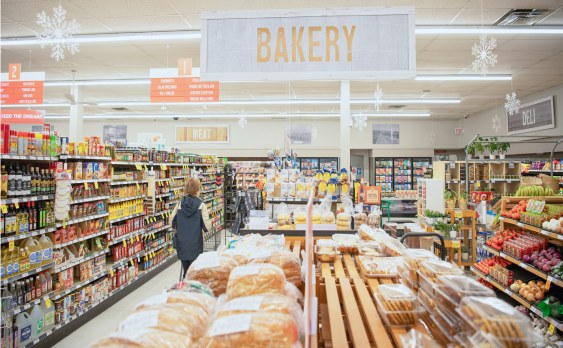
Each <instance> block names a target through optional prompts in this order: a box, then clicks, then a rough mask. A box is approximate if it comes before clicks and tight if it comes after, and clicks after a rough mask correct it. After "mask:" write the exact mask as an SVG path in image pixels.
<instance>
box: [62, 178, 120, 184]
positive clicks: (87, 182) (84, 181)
mask: <svg viewBox="0 0 563 348" xmlns="http://www.w3.org/2000/svg"><path fill="white" fill-rule="evenodd" d="M110 181H111V179H82V180H70V183H71V184H89V183H95V182H110Z"/></svg>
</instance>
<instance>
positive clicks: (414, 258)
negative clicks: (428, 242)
mask: <svg viewBox="0 0 563 348" xmlns="http://www.w3.org/2000/svg"><path fill="white" fill-rule="evenodd" d="M403 256H404V257H405V262H406V263H407V265H408V266H409V267H410V268H412V269H413V270H415V271H416V270H418V268H419V265H420V263H421V262H422V261H425V260H438V256H436V255H435V254H434V253H433V252H431V251H430V250H426V249H410V248H408V249H406V250H405V253H404V255H403Z"/></svg>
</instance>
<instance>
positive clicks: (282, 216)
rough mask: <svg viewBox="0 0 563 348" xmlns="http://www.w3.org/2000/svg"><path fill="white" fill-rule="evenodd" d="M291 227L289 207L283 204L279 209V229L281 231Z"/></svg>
mask: <svg viewBox="0 0 563 348" xmlns="http://www.w3.org/2000/svg"><path fill="white" fill-rule="evenodd" d="M286 226H291V217H290V215H289V210H288V209H287V205H286V204H285V203H281V204H280V207H279V209H278V228H279V229H284V228H285V229H287V228H289V227H286Z"/></svg>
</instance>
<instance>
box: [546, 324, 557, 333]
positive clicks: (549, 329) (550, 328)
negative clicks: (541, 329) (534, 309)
mask: <svg viewBox="0 0 563 348" xmlns="http://www.w3.org/2000/svg"><path fill="white" fill-rule="evenodd" d="M547 333H549V334H550V335H553V334H554V333H555V325H553V324H549V328H548V329H547Z"/></svg>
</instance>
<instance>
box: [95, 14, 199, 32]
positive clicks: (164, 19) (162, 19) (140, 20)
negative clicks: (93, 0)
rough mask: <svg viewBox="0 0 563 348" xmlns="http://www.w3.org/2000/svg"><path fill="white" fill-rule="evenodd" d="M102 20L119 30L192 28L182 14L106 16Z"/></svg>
mask: <svg viewBox="0 0 563 348" xmlns="http://www.w3.org/2000/svg"><path fill="white" fill-rule="evenodd" d="M100 22H102V23H103V24H105V25H107V26H108V27H110V28H112V29H113V30H114V31H117V32H131V31H133V32H135V31H144V30H146V28H151V31H166V30H187V29H190V27H189V26H188V24H187V23H186V22H185V21H184V20H183V19H182V17H181V16H180V15H166V16H143V17H119V18H116V17H106V18H100Z"/></svg>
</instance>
